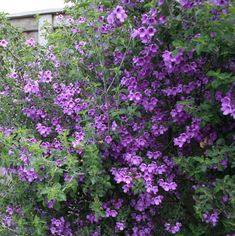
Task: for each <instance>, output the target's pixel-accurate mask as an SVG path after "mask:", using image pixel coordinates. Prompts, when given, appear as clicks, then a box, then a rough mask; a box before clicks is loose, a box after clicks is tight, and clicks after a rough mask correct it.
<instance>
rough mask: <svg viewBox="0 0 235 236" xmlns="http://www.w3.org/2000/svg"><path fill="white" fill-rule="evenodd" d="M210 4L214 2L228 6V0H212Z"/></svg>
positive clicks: (217, 4)
mask: <svg viewBox="0 0 235 236" xmlns="http://www.w3.org/2000/svg"><path fill="white" fill-rule="evenodd" d="M212 4H214V5H216V6H228V5H229V1H228V0H213V1H212Z"/></svg>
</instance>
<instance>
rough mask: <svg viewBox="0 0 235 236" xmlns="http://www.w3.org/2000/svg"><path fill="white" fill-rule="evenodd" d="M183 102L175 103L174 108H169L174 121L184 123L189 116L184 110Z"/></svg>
mask: <svg viewBox="0 0 235 236" xmlns="http://www.w3.org/2000/svg"><path fill="white" fill-rule="evenodd" d="M184 108H185V105H184V104H176V106H175V108H174V109H172V110H171V116H172V119H173V121H174V122H176V123H179V124H180V123H184V122H185V121H186V120H187V119H188V118H189V117H190V116H189V114H187V112H185V110H184Z"/></svg>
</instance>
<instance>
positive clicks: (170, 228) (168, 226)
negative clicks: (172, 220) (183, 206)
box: [164, 222, 182, 234]
mask: <svg viewBox="0 0 235 236" xmlns="http://www.w3.org/2000/svg"><path fill="white" fill-rule="evenodd" d="M164 226H165V230H166V231H168V232H169V233H172V234H176V233H178V232H179V231H180V228H181V226H182V224H181V223H180V222H177V223H176V224H175V225H171V224H169V223H165V224H164Z"/></svg>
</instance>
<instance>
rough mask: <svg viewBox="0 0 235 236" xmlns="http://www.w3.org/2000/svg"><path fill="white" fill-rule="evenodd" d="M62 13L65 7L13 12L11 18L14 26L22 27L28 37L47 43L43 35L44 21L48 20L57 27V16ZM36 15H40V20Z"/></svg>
mask: <svg viewBox="0 0 235 236" xmlns="http://www.w3.org/2000/svg"><path fill="white" fill-rule="evenodd" d="M61 13H63V9H49V10H42V11H34V12H24V13H17V14H12V15H10V16H9V19H10V22H11V23H12V24H13V25H14V26H16V27H19V28H20V29H22V31H23V33H24V34H25V35H26V37H27V38H34V39H35V40H36V41H37V42H39V43H41V44H45V43H46V38H45V37H43V36H42V34H43V30H42V25H43V23H45V22H46V21H48V23H49V24H51V25H52V27H56V26H57V25H58V21H57V19H56V16H57V15H59V14H61ZM36 16H37V17H39V20H38V19H37V17H36Z"/></svg>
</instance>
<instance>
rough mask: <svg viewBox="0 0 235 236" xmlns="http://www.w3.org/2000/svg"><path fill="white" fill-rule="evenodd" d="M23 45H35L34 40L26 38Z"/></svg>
mask: <svg viewBox="0 0 235 236" xmlns="http://www.w3.org/2000/svg"><path fill="white" fill-rule="evenodd" d="M25 45H27V46H30V47H33V48H34V47H35V46H36V41H35V40H34V39H33V38H30V39H27V40H26V41H25Z"/></svg>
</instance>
